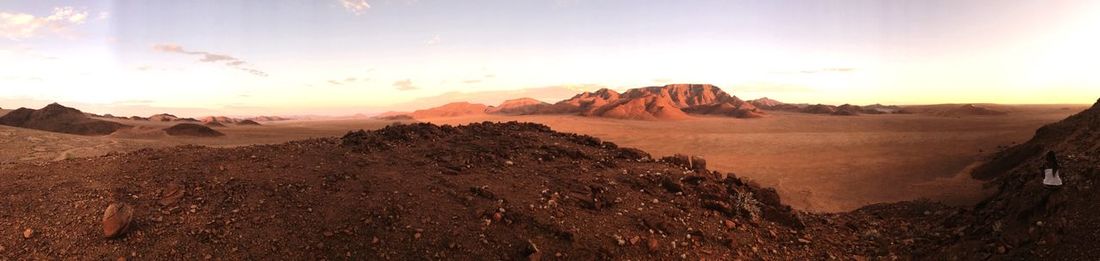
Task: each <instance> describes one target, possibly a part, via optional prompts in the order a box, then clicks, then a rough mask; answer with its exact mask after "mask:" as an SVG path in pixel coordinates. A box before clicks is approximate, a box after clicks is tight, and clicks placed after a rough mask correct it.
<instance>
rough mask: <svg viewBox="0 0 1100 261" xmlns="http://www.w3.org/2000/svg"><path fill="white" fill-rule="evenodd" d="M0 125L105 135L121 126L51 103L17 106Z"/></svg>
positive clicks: (1, 118)
mask: <svg viewBox="0 0 1100 261" xmlns="http://www.w3.org/2000/svg"><path fill="white" fill-rule="evenodd" d="M0 125H8V126H12V127H20V128H28V129H36V130H44V131H52V132H60V133H68V134H78V135H107V134H111V133H112V132H115V131H116V130H119V129H122V128H129V127H130V126H126V125H123V124H120V123H115V122H110V121H105V120H99V119H93V118H90V117H88V116H87V115H86V114H84V113H83V112H81V111H80V110H77V109H73V108H69V107H65V106H62V105H60V104H57V103H51V104H49V105H46V107H43V108H42V109H38V110H34V109H27V108H19V109H16V110H14V111H11V112H9V113H8V114H6V115H4V116H3V117H0Z"/></svg>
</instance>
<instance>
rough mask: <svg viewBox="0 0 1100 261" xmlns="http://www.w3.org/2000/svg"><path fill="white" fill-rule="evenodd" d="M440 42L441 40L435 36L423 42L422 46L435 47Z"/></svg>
mask: <svg viewBox="0 0 1100 261" xmlns="http://www.w3.org/2000/svg"><path fill="white" fill-rule="evenodd" d="M441 41H443V39H440V38H439V35H438V34H437V35H435V36H432V39H428V40H427V41H425V42H424V45H427V46H432V45H437V44H439V42H441Z"/></svg>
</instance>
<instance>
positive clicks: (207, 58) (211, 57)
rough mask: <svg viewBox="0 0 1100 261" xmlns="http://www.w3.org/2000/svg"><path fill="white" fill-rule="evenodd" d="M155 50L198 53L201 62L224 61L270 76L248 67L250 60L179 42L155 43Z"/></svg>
mask: <svg viewBox="0 0 1100 261" xmlns="http://www.w3.org/2000/svg"><path fill="white" fill-rule="evenodd" d="M153 50H155V51H159V52H165V53H178V54H186V55H198V56H201V58H199V62H204V63H223V62H224V64H225V65H226V66H229V67H233V68H235V69H238V70H241V71H245V72H248V73H251V74H253V75H256V76H260V77H267V76H268V74H267V73H266V72H263V71H260V70H258V69H255V68H251V67H246V66H245V65H247V64H248V62H245V61H244V60H241V59H239V58H237V57H233V56H230V55H226V54H216V53H211V52H204V51H188V50H186V49H184V48H183V46H180V45H178V44H171V43H167V44H157V45H153Z"/></svg>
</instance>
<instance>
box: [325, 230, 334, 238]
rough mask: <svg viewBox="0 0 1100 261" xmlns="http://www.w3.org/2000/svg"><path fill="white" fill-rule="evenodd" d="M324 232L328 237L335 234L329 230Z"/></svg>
mask: <svg viewBox="0 0 1100 261" xmlns="http://www.w3.org/2000/svg"><path fill="white" fill-rule="evenodd" d="M324 234H325V236H326V237H331V236H332V235H333V234H332V232H328V231H325V233H324Z"/></svg>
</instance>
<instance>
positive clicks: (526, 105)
mask: <svg viewBox="0 0 1100 261" xmlns="http://www.w3.org/2000/svg"><path fill="white" fill-rule="evenodd" d="M548 106H550V104H549V103H545V102H542V101H539V100H536V99H532V98H519V99H511V100H507V101H504V102H503V103H501V104H500V105H499V106H493V107H489V108H488V109H486V110H485V112H486V113H494V114H516V115H524V114H534V113H537V112H538V111H539V110H542V109H544V108H546V107H548Z"/></svg>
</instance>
